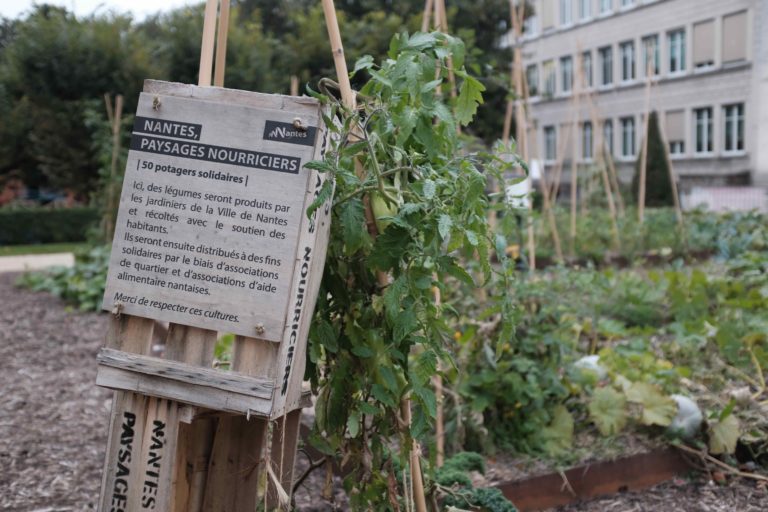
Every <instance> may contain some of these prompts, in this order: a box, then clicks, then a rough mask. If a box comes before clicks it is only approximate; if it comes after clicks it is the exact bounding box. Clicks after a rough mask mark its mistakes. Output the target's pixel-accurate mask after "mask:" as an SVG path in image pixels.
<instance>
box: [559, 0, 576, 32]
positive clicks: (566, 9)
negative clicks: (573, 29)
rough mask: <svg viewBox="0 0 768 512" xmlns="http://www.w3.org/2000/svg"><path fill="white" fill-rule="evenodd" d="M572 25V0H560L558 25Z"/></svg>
mask: <svg viewBox="0 0 768 512" xmlns="http://www.w3.org/2000/svg"><path fill="white" fill-rule="evenodd" d="M572 25H573V0H560V26H561V27H570V26H572Z"/></svg>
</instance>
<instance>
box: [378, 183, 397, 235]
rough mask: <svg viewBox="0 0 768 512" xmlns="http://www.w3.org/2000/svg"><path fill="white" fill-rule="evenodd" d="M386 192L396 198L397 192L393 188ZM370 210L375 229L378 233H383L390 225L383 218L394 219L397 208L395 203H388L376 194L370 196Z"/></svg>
mask: <svg viewBox="0 0 768 512" xmlns="http://www.w3.org/2000/svg"><path fill="white" fill-rule="evenodd" d="M387 192H388V193H389V194H390V195H392V196H396V195H397V192H398V190H397V189H396V188H395V187H387ZM371 209H372V210H373V216H374V217H376V229H378V230H379V233H383V232H384V230H385V229H387V227H388V226H389V225H390V224H392V220H391V219H383V217H394V216H395V215H397V212H398V209H399V206H398V205H397V203H394V202H389V203H387V200H386V199H384V197H383V196H382V195H381V194H379V193H378V192H373V193H372V194H371Z"/></svg>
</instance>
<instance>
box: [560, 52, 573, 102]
mask: <svg viewBox="0 0 768 512" xmlns="http://www.w3.org/2000/svg"><path fill="white" fill-rule="evenodd" d="M560 80H561V86H562V91H563V93H567V92H571V89H573V59H572V58H571V57H562V58H561V59H560Z"/></svg>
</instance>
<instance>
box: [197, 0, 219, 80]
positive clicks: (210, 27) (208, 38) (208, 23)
mask: <svg viewBox="0 0 768 512" xmlns="http://www.w3.org/2000/svg"><path fill="white" fill-rule="evenodd" d="M217 3H218V1H217V0H207V1H206V3H205V18H204V19H203V41H202V46H201V48H200V72H199V75H198V80H197V85H200V86H210V85H211V68H212V67H213V45H214V39H215V37H216V5H217Z"/></svg>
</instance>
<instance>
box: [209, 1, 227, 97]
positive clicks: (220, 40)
mask: <svg viewBox="0 0 768 512" xmlns="http://www.w3.org/2000/svg"><path fill="white" fill-rule="evenodd" d="M229 2H230V0H221V6H220V12H219V29H218V32H217V34H216V69H215V72H214V75H213V85H215V86H216V87H224V71H225V69H226V67H227V36H228V34H229Z"/></svg>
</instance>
